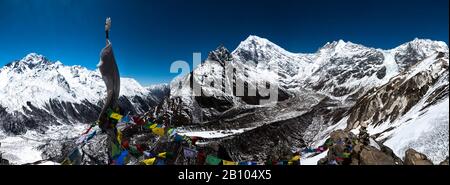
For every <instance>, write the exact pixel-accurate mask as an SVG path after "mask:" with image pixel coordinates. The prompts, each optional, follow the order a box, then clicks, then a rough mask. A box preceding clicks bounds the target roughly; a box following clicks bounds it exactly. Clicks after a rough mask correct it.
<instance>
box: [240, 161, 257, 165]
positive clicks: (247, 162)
mask: <svg viewBox="0 0 450 185" xmlns="http://www.w3.org/2000/svg"><path fill="white" fill-rule="evenodd" d="M239 165H257V163H256V162H252V161H246V162H239Z"/></svg>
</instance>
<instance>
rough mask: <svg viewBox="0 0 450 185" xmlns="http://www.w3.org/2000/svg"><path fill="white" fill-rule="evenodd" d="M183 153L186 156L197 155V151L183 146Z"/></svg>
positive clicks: (193, 156)
mask: <svg viewBox="0 0 450 185" xmlns="http://www.w3.org/2000/svg"><path fill="white" fill-rule="evenodd" d="M183 153H184V157H185V158H195V157H196V156H197V151H196V150H194V149H190V148H186V147H184V148H183Z"/></svg>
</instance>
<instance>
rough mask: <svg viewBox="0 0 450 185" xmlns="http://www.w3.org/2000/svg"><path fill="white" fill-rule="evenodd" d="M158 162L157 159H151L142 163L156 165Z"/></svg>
mask: <svg viewBox="0 0 450 185" xmlns="http://www.w3.org/2000/svg"><path fill="white" fill-rule="evenodd" d="M155 161H156V157H153V158H150V159H145V160H143V161H142V162H143V163H145V165H153V163H155Z"/></svg>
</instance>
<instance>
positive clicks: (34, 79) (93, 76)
mask: <svg viewBox="0 0 450 185" xmlns="http://www.w3.org/2000/svg"><path fill="white" fill-rule="evenodd" d="M121 81H122V83H121V87H120V93H121V95H124V96H128V97H133V96H147V95H148V94H149V93H150V92H149V89H148V88H145V87H142V86H141V85H140V84H139V83H138V82H137V81H136V80H134V79H131V78H121ZM105 96H106V87H105V84H104V82H103V80H102V79H101V75H100V73H99V71H98V70H95V71H90V70H88V69H86V68H85V67H81V66H78V65H75V66H64V65H63V64H62V63H61V62H59V61H57V62H55V63H52V62H50V61H48V60H47V59H46V58H45V57H44V56H42V55H38V54H35V53H31V54H28V55H27V56H26V57H24V58H23V59H21V60H19V61H15V62H12V63H10V64H8V65H6V66H4V67H3V68H1V69H0V97H1V98H0V105H1V106H3V107H5V108H6V110H7V111H9V112H13V111H23V109H22V107H28V105H27V102H29V103H31V104H32V105H33V106H36V107H39V108H42V107H43V106H44V105H45V103H47V102H48V101H49V100H50V99H59V100H61V101H65V102H72V103H81V102H82V101H83V100H87V101H89V102H97V101H99V100H101V99H102V98H104V97H105Z"/></svg>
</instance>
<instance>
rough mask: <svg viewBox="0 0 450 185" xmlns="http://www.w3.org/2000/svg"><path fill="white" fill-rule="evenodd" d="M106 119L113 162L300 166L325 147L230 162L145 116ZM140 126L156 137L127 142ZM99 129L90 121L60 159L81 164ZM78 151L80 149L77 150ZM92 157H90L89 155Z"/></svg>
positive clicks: (113, 114)
mask: <svg viewBox="0 0 450 185" xmlns="http://www.w3.org/2000/svg"><path fill="white" fill-rule="evenodd" d="M108 118H110V119H112V120H115V121H116V124H115V125H114V126H115V127H116V129H117V138H116V139H117V141H118V142H117V143H118V145H116V144H114V143H111V145H112V150H111V156H112V158H113V161H112V165H125V164H128V163H129V162H130V158H131V157H134V158H136V159H138V161H139V162H138V164H143V165H164V164H168V161H170V160H174V161H173V164H200V165H203V164H205V165H261V164H276V165H299V164H300V159H301V157H300V156H301V155H302V154H305V153H310V152H316V153H317V152H323V151H324V148H319V149H310V148H307V149H305V150H303V151H302V152H296V153H294V154H293V155H292V157H291V158H290V159H286V160H280V161H271V162H266V163H260V162H255V161H230V160H224V159H221V158H219V157H217V156H216V155H214V154H206V153H204V151H203V150H202V151H199V150H198V149H197V145H196V142H197V141H198V140H199V137H189V136H186V135H181V134H179V133H178V132H177V129H176V128H168V127H166V125H165V124H161V123H155V121H154V120H153V119H151V118H149V117H148V116H145V115H144V116H130V115H129V113H128V114H127V115H125V116H123V115H121V114H119V113H116V112H113V111H109V112H108ZM136 126H137V127H139V128H141V129H144V131H145V130H148V131H150V132H151V133H152V134H153V135H154V136H155V137H156V138H155V141H154V142H153V143H150V144H149V146H146V147H144V146H142V145H140V144H132V143H130V136H128V137H125V136H124V134H123V132H124V131H126V130H127V129H130V128H132V127H136ZM99 132H101V130H100V128H99V126H98V123H95V124H91V125H90V126H89V127H88V128H87V129H86V131H84V132H83V133H82V134H81V136H80V137H79V138H78V139H77V140H76V142H75V144H76V147H75V148H74V149H73V150H72V151H71V152H69V154H68V155H67V157H66V158H65V160H64V161H63V162H62V164H64V165H78V164H81V162H82V159H83V157H82V156H83V155H82V154H81V153H83V154H84V153H85V152H84V151H83V150H81V148H83V146H84V145H85V144H87V143H88V142H89V141H90V140H91V139H92V138H94V137H95V136H96V135H97V134H98V133H99ZM167 143H174V144H178V145H177V146H176V148H175V149H174V150H173V151H175V152H172V151H160V152H156V149H157V148H158V146H160V145H163V144H167ZM80 151H81V152H80ZM88 157H90V158H92V156H88Z"/></svg>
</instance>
